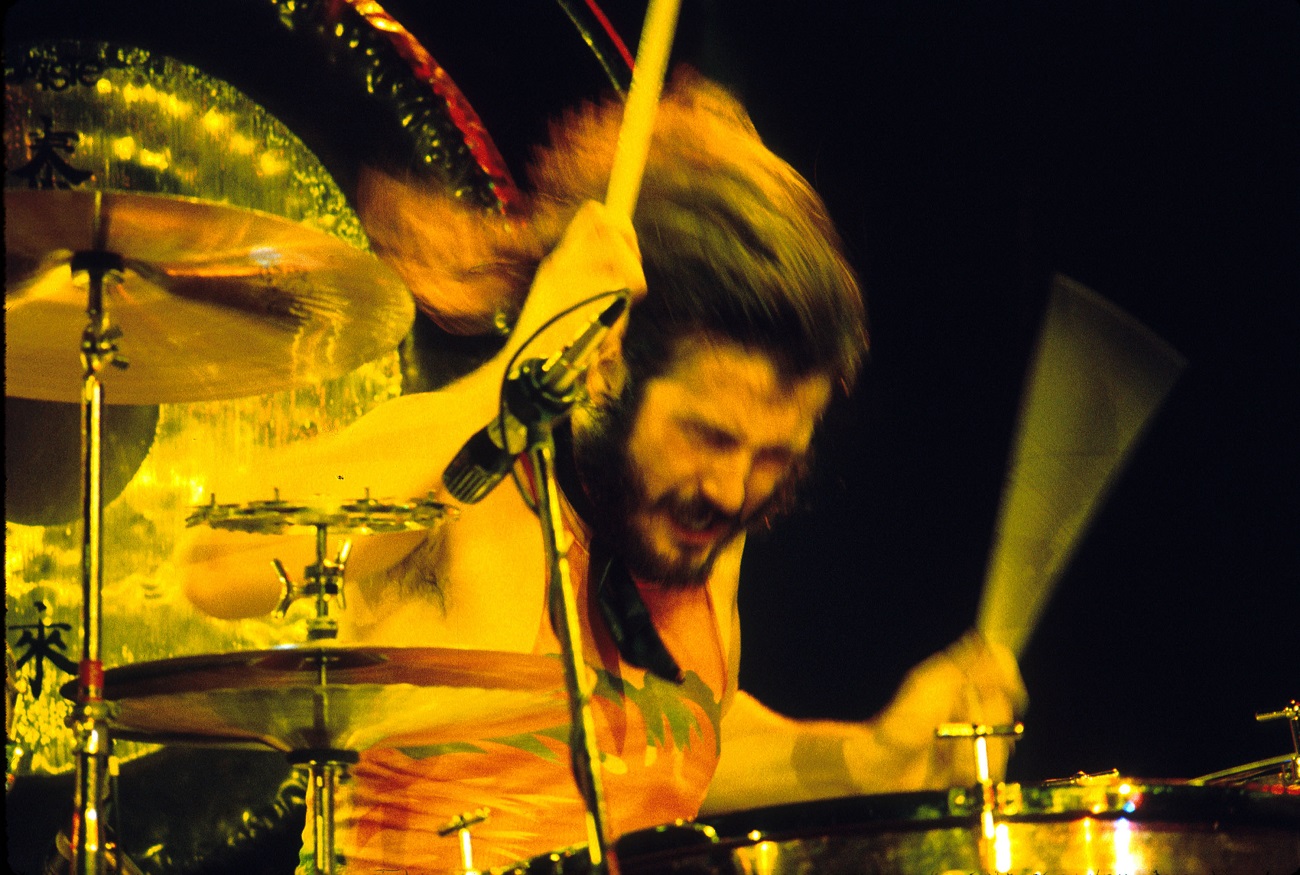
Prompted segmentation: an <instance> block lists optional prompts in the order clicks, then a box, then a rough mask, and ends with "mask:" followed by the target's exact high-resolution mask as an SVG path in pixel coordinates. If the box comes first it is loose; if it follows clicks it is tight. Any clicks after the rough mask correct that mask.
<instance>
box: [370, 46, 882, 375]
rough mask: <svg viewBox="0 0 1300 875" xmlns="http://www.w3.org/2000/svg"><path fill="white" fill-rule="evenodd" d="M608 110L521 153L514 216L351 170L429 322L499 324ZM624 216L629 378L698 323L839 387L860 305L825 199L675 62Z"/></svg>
mask: <svg viewBox="0 0 1300 875" xmlns="http://www.w3.org/2000/svg"><path fill="white" fill-rule="evenodd" d="M622 118H623V103H622V102H621V101H619V100H617V99H613V98H611V99H609V100H606V101H605V102H602V103H591V104H586V105H583V106H581V107H579V108H577V109H575V110H573V111H570V112H569V113H567V114H565V115H564V116H562V117H561V118H559V119H557V120H556V121H555V122H554V123H553V124H552V125H551V130H550V142H549V144H548V145H546V146H544V147H540V148H538V149H536V150H535V151H534V153H533V156H532V161H531V162H530V166H529V173H528V175H529V181H530V183H531V185H530V188H531V193H530V195H529V199H528V201H527V203H526V205H525V206H524V208H523V211H522V214H520V215H514V216H506V215H501V214H493V213H478V212H472V211H471V210H470V209H469V208H468V207H466V206H464V205H463V204H460V203H459V202H456V201H455V200H454V199H453V198H451V197H448V196H446V195H441V196H440V195H439V194H438V193H436V192H428V191H424V192H413V191H412V189H411V188H410V186H409V184H407V183H403V182H402V181H399V180H394V179H393V178H392V177H387V176H384V175H383V174H370V175H368V176H366V177H363V179H362V185H361V191H362V204H361V207H360V208H359V212H360V213H361V215H362V218H363V221H365V222H366V227H367V231H368V233H369V234H370V236H371V241H372V244H373V245H374V246H375V248H376V251H377V252H379V253H380V255H381V256H384V257H386V260H389V261H390V263H392V264H394V266H395V267H396V268H397V270H398V272H399V273H401V274H402V276H403V278H405V279H406V280H407V284H408V285H409V286H410V287H411V289H412V291H413V292H414V293H415V296H416V299H417V302H418V303H419V305H420V307H421V309H422V310H424V311H425V312H426V313H427V314H429V315H430V316H431V317H432V318H433V319H434V320H435V321H437V322H438V323H439V324H441V325H442V326H443V327H444V328H447V329H448V330H450V331H453V332H456V333H475V332H479V331H486V330H491V329H492V327H493V326H494V325H496V326H498V327H499V326H500V325H502V324H504V323H508V322H509V321H510V318H511V315H512V313H513V312H515V311H517V310H518V307H519V306H520V305H521V303H522V300H523V297H524V295H525V294H526V292H527V285H528V282H529V280H530V278H531V277H532V275H533V273H534V271H535V270H536V268H537V265H538V263H539V262H540V260H541V258H542V256H543V255H544V254H545V253H547V252H549V251H550V250H551V249H552V248H554V246H555V245H556V243H558V241H559V238H560V236H561V234H562V233H563V231H564V228H565V227H566V226H567V225H568V222H569V220H570V218H571V217H572V216H573V214H574V212H575V211H576V210H577V208H578V207H579V206H580V205H581V204H582V203H583V202H584V201H587V200H603V199H604V197H605V193H606V189H607V187H608V181H609V174H610V168H611V166H612V164H613V159H614V152H615V148H616V144H617V140H618V132H619V128H620V125H621V123H622ZM633 226H634V227H635V228H636V232H637V240H638V243H639V245H640V248H641V254H642V258H643V263H644V268H645V273H646V280H647V284H648V287H649V291H648V294H647V295H646V296H645V298H644V299H643V300H642V301H641V302H639V303H638V304H637V305H636V307H635V308H634V309H633V312H632V316H631V319H630V320H629V324H628V330H627V334H626V336H625V339H624V345H623V348H624V355H625V357H626V361H627V365H628V372H629V376H630V377H631V378H632V379H633V380H634V381H637V382H643V381H644V380H645V379H648V378H650V377H654V376H658V375H661V374H662V373H664V372H665V371H666V370H667V369H668V368H669V367H670V366H671V364H672V361H673V358H674V355H673V354H674V345H675V344H676V343H677V342H679V341H681V340H683V339H686V338H692V337H697V336H699V335H701V334H703V335H709V336H713V337H716V338H720V339H724V340H730V341H734V342H737V343H740V344H742V345H744V346H745V347H747V348H751V349H754V350H756V351H759V352H762V353H765V354H766V355H767V356H769V358H770V359H771V360H772V361H773V363H774V364H775V365H776V367H777V368H778V370H779V372H780V373H781V375H782V376H783V377H785V378H787V379H790V378H796V377H803V376H807V375H810V374H814V373H823V374H826V375H827V376H829V377H831V379H832V380H833V381H835V382H838V383H839V384H841V385H842V386H843V387H844V388H845V390H846V391H847V389H849V388H850V387H851V386H852V384H853V382H854V380H855V378H856V376H857V373H858V370H859V368H860V366H861V362H862V358H863V356H864V355H865V354H866V350H867V346H868V343H867V330H866V315H865V308H864V306H863V301H862V293H861V290H860V289H859V287H858V282H857V279H856V277H855V276H854V272H853V270H852V269H851V268H850V266H849V264H848V261H847V259H846V258H845V256H844V253H843V247H842V245H841V241H840V238H839V235H838V234H837V233H836V231H835V228H834V226H833V224H832V223H831V220H830V217H829V216H828V214H827V212H826V208H825V205H824V204H823V203H822V201H821V199H820V198H819V197H818V196H817V194H816V193H815V192H814V191H813V189H812V187H811V186H810V185H809V184H808V183H807V181H805V180H804V179H803V177H802V176H800V175H799V174H798V173H797V172H796V171H795V170H794V168H792V167H791V166H790V165H789V164H787V163H786V162H785V161H783V160H781V159H780V158H778V157H777V156H776V155H775V154H773V153H772V152H771V151H770V150H769V149H768V148H767V147H766V146H765V145H764V144H763V142H762V140H761V139H760V138H759V136H758V134H757V132H756V131H755V129H754V126H753V124H752V122H751V121H750V119H749V116H748V115H747V114H746V113H745V111H744V109H743V108H742V107H741V105H740V103H739V102H738V101H737V100H736V99H735V98H734V97H733V96H732V95H731V94H729V93H728V92H727V91H726V90H725V89H723V88H722V87H721V86H719V85H717V84H715V83H713V82H710V81H708V80H706V79H704V78H703V77H702V76H700V75H699V74H697V73H695V72H694V71H693V70H690V69H689V68H682V69H680V70H678V71H677V73H676V74H675V75H674V76H673V78H672V81H671V82H670V83H669V84H668V86H667V87H666V88H665V89H664V92H663V96H662V99H661V102H660V105H659V108H658V112H657V115H656V118H655V127H654V133H653V137H652V141H651V146H650V150H649V155H648V158H647V162H646V167H645V172H644V176H643V179H642V184H641V190H640V196H639V198H638V200H637V205H636V210H635V213H634V215H633Z"/></svg>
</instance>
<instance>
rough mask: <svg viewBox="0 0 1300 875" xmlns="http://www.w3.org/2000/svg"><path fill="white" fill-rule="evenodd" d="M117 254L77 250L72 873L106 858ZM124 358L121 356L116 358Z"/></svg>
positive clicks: (86, 874) (83, 873) (90, 871)
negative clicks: (110, 404)
mask: <svg viewBox="0 0 1300 875" xmlns="http://www.w3.org/2000/svg"><path fill="white" fill-rule="evenodd" d="M95 225H96V229H95V236H96V238H98V237H100V236H101V229H100V227H99V226H100V200H99V197H98V196H97V198H96V203H95ZM121 266H122V260H121V258H120V257H118V256H115V255H113V254H112V253H107V252H103V251H91V252H82V253H77V254H76V255H75V256H74V257H73V259H72V269H73V271H74V272H76V271H80V270H85V271H87V272H88V274H89V277H90V289H89V298H88V302H87V306H86V313H87V315H88V316H89V317H90V321H89V324H88V325H87V326H86V330H85V331H84V332H83V333H82V338H81V360H82V364H83V366H84V368H85V377H84V380H83V383H82V394H81V405H82V406H81V425H82V434H83V440H82V450H81V461H82V483H81V486H82V488H81V510H82V531H81V555H82V560H81V599H82V612H81V616H82V625H81V642H82V650H81V653H82V655H81V665H80V668H79V672H78V683H77V705H76V708H75V709H74V711H73V714H72V717H71V718H69V723H70V725H71V726H72V728H73V730H74V733H75V736H76V750H77V782H76V789H75V797H74V802H75V810H74V812H73V819H72V841H71V845H72V871H73V873H74V875H102V873H103V872H104V871H105V863H106V860H107V848H106V843H107V839H106V827H107V824H106V823H105V821H104V817H103V812H102V810H101V807H100V806H101V802H102V800H103V798H104V790H105V787H106V785H107V779H108V760H109V757H110V756H111V752H112V740H111V738H110V737H109V731H108V717H109V714H110V710H111V706H110V705H109V704H108V703H107V702H105V701H104V663H103V640H102V634H101V633H102V631H103V613H102V611H103V571H104V569H103V558H104V545H103V524H104V504H103V497H104V496H103V482H104V481H103V463H102V460H103V429H104V423H103V410H104V387H103V384H101V383H100V380H99V372H100V370H101V369H102V368H103V367H104V365H106V364H108V363H109V362H112V361H113V357H114V354H115V352H116V348H115V345H114V343H113V340H112V335H111V332H110V331H109V330H108V326H107V321H106V319H105V314H104V277H105V276H106V275H107V274H108V272H109V271H111V270H120V269H121ZM116 364H119V365H120V364H122V363H116Z"/></svg>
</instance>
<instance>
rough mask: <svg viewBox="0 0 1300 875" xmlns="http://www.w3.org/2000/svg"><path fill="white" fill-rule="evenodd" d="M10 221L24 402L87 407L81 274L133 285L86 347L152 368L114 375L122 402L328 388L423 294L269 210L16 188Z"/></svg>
mask: <svg viewBox="0 0 1300 875" xmlns="http://www.w3.org/2000/svg"><path fill="white" fill-rule="evenodd" d="M5 218H6V223H5V255H6V265H5V269H6V282H5V340H6V345H5V383H6V386H5V391H6V394H8V395H14V396H17V397H20V398H33V399H37V400H44V401H78V400H80V397H81V389H80V387H79V386H78V385H77V381H76V380H74V379H73V378H72V374H73V373H74V372H73V367H74V364H73V359H72V343H73V342H74V341H73V339H74V337H76V335H77V332H78V327H77V324H78V322H79V319H80V314H81V313H82V312H83V311H84V310H85V292H84V290H83V289H81V288H80V287H79V284H78V283H77V282H76V281H74V279H73V277H74V276H76V275H77V273H78V272H86V271H88V272H90V273H91V275H92V286H95V285H98V284H100V282H101V281H102V279H103V278H104V277H105V275H106V274H107V273H109V272H110V271H112V272H114V273H115V274H116V275H117V276H116V279H117V285H118V293H116V294H114V295H113V320H114V323H115V327H113V328H109V327H107V325H105V326H103V327H100V328H99V329H98V330H97V331H96V332H93V333H91V334H87V335H86V336H85V337H83V339H82V341H81V343H82V349H83V352H84V353H89V354H92V355H93V356H95V357H96V358H97V359H98V361H97V362H96V365H97V366H99V367H102V366H103V365H106V364H109V363H111V362H112V361H113V360H114V359H116V360H117V365H116V366H117V367H121V365H122V364H123V362H122V361H121V359H120V358H119V357H118V356H117V355H116V341H117V340H118V339H119V338H120V337H121V336H122V335H123V334H125V335H127V336H129V337H131V343H132V349H133V354H134V356H135V357H136V358H137V359H139V360H140V361H142V362H148V367H147V368H140V369H138V370H137V369H132V370H130V371H124V372H122V373H119V374H115V375H114V377H115V378H114V380H113V386H112V389H113V401H114V403H115V404H140V405H150V404H160V403H170V402H187V403H188V402H196V401H212V400H219V399H227V398H239V397H247V396H250V395H258V394H264V393H268V392H275V391H279V390H283V389H291V388H297V387H299V386H306V385H311V384H313V383H319V382H322V381H324V380H327V379H331V378H334V377H338V376H341V375H343V374H346V373H348V372H349V371H351V370H353V369H354V368H356V367H358V366H360V365H361V364H364V363H365V362H367V361H370V360H372V359H374V358H376V357H378V356H379V355H381V354H382V353H384V352H386V351H388V350H391V349H393V348H395V347H396V346H397V343H398V342H399V341H400V340H401V338H402V336H403V335H404V334H405V333H406V331H407V330H408V328H409V327H410V323H411V320H412V318H413V313H414V304H413V303H412V300H411V295H410V293H409V292H408V291H407V289H406V287H405V286H404V285H403V284H402V282H401V280H399V279H398V278H397V276H396V275H395V274H393V273H392V271H391V270H389V269H388V268H386V267H385V266H384V265H383V264H382V263H381V262H380V261H379V260H378V259H377V258H376V257H375V256H374V255H372V254H371V253H369V252H366V251H364V250H362V249H359V248H357V247H355V246H353V245H351V244H350V243H346V242H344V241H343V240H340V239H338V238H336V237H333V236H330V235H329V234H326V233H324V232H322V231H317V230H314V229H312V228H310V227H307V226H305V225H301V224H299V223H297V222H293V221H290V220H289V219H284V218H281V217H279V216H274V215H271V214H268V213H259V212H254V211H252V210H246V209H239V208H236V207H231V206H227V205H224V204H217V203H211V202H207V201H201V200H196V199H192V198H181V197H172V196H167V195H155V194H140V193H135V192H125V191H93V192H92V191H65V190H60V191H42V190H20V189H6V190H5ZM92 227H93V228H97V229H98V230H96V231H93V232H91V231H90V230H89V229H90V228H92ZM97 238H102V239H97ZM70 253H71V254H70ZM91 294H92V295H95V294H99V295H100V303H101V304H102V293H101V292H96V291H95V290H94V289H93V288H92V290H91ZM233 338H238V342H232V339H233Z"/></svg>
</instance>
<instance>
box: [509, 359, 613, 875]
mask: <svg viewBox="0 0 1300 875" xmlns="http://www.w3.org/2000/svg"><path fill="white" fill-rule="evenodd" d="M542 376H543V370H542V361H541V360H540V359H533V360H530V361H527V362H525V363H524V364H523V366H522V367H521V369H520V373H519V375H518V376H517V377H515V378H513V379H512V380H510V381H509V382H508V383H507V386H506V391H507V392H509V393H511V394H510V396H509V398H510V401H509V406H510V410H511V411H512V413H513V414H514V415H515V417H516V418H517V419H518V420H519V421H520V422H521V423H523V424H524V425H525V426H526V427H527V440H526V447H525V452H527V454H528V459H529V461H530V463H531V464H530V466H529V472H530V477H531V480H532V487H533V495H534V496H535V497H536V504H537V516H538V519H539V520H540V521H541V523H542V541H543V546H544V549H545V551H546V578H547V581H546V592H547V605H548V608H549V610H550V617H551V627H552V628H553V629H554V630H555V634H556V637H557V638H559V640H560V649H561V652H562V655H563V659H564V679H565V683H566V686H567V688H568V694H569V755H570V760H571V766H572V769H573V778H574V781H575V782H576V783H577V785H578V792H579V793H581V794H582V798H583V802H584V803H585V805H586V809H587V823H586V828H587V839H588V845H587V847H588V853H589V854H590V856H591V872H592V873H593V875H605V873H608V875H618V872H619V868H618V861H617V859H616V857H615V855H614V851H613V847H612V843H611V841H610V838H609V820H608V817H607V815H606V811H605V796H604V789H603V785H602V781H601V777H600V751H599V749H598V748H597V746H596V732H595V722H594V719H593V717H592V711H591V694H592V691H593V689H594V687H595V679H594V677H593V676H592V673H591V671H590V670H589V669H588V668H587V666H586V664H585V663H584V662H583V660H582V643H581V640H580V633H579V628H580V627H579V621H578V604H577V597H576V596H575V595H574V592H573V583H572V580H571V578H570V575H569V561H568V558H567V554H568V539H566V538H565V537H564V535H563V527H562V523H561V519H562V518H561V511H560V493H559V485H558V482H557V480H556V477H555V436H554V434H553V432H552V429H553V427H554V425H555V423H556V422H558V421H559V420H560V419H561V418H562V417H563V416H564V415H566V414H567V413H568V412H569V410H570V409H571V408H572V406H573V403H574V401H575V400H576V397H577V391H576V389H575V390H571V391H569V392H567V393H565V394H564V395H562V396H556V395H555V394H554V393H553V392H549V391H547V389H546V388H545V387H544V386H543V385H542V380H541V377H542Z"/></svg>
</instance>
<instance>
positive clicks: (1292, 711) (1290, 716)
mask: <svg viewBox="0 0 1300 875" xmlns="http://www.w3.org/2000/svg"><path fill="white" fill-rule="evenodd" d="M1255 720H1256V721H1258V722H1260V723H1264V722H1268V721H1272V720H1285V721H1287V725H1288V726H1289V727H1290V729H1291V748H1292V751H1293V753H1292V755H1291V760H1290V762H1289V763H1288V764H1287V767H1286V768H1285V769H1283V770H1282V778H1283V782H1284V783H1287V784H1300V702H1297V701H1296V700H1295V699H1292V700H1291V702H1290V704H1288V705H1287V706H1286V707H1285V708H1283V709H1282V710H1280V711H1264V712H1261V713H1259V714H1256V715H1255Z"/></svg>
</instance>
